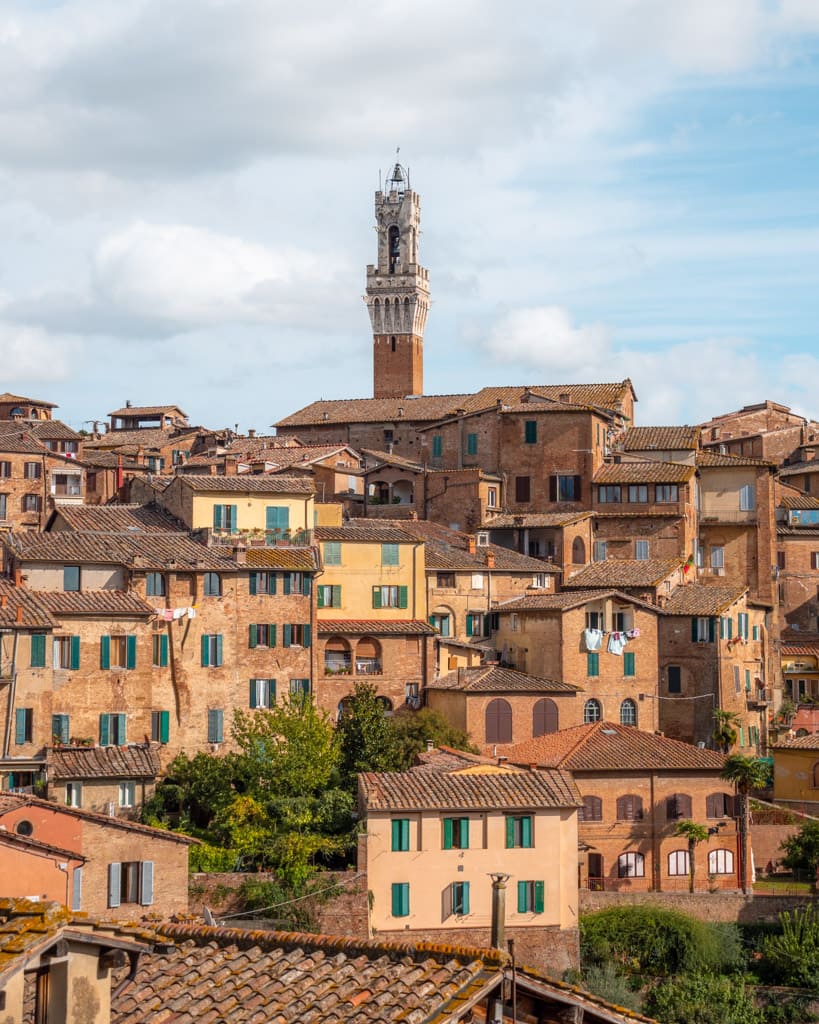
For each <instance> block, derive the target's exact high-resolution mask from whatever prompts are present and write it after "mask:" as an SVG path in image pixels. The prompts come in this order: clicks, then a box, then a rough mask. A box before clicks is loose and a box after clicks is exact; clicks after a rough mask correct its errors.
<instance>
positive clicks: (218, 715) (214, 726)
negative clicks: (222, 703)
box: [208, 708, 225, 743]
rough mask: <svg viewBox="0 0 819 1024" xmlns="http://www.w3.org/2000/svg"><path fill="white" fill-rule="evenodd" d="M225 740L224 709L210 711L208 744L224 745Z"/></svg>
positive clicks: (211, 709)
mask: <svg viewBox="0 0 819 1024" xmlns="http://www.w3.org/2000/svg"><path fill="white" fill-rule="evenodd" d="M224 739H225V712H224V711H223V710H222V708H210V709H209V710H208V743H222V742H224Z"/></svg>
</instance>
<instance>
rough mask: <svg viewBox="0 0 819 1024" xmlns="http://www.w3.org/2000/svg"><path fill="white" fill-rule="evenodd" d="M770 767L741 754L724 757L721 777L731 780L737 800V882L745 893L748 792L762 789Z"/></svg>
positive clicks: (748, 887) (747, 883) (748, 888)
mask: <svg viewBox="0 0 819 1024" xmlns="http://www.w3.org/2000/svg"><path fill="white" fill-rule="evenodd" d="M769 771H770V769H769V768H768V765H767V764H766V763H765V762H764V761H760V760H759V759H758V758H755V757H743V756H742V754H731V756H730V757H727V758H726V759H725V767H724V768H723V770H722V773H721V776H720V777H721V778H723V779H724V780H725V781H726V782H732V783H733V784H734V789H735V790H736V794H737V800H738V801H739V845H740V861H739V884H740V887H741V888H742V891H743V892H744V893H745V894H746V895H747V894H748V893H750V892H751V880H750V878H749V877H748V876H749V872H748V863H749V856H748V833H749V831H750V813H749V810H750V793H751V790H752V789H764V788H765V786H766V785H767V784H768V775H769Z"/></svg>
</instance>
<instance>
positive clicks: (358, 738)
mask: <svg viewBox="0 0 819 1024" xmlns="http://www.w3.org/2000/svg"><path fill="white" fill-rule="evenodd" d="M384 710H385V709H384V705H383V704H382V702H381V701H380V700H379V699H378V694H377V691H376V688H375V687H374V686H371V685H370V684H369V683H356V684H355V691H354V692H353V695H352V696H351V697H350V698H349V699H348V700H346V701H345V702H344V705H343V707H342V711H341V714H340V716H339V719H338V725H337V726H336V731H337V733H338V740H339V746H340V751H341V773H342V778H343V780H344V782H345V784H346V785H347V786H348V787H350V788H351V789H352V788H354V787H355V785H356V776H357V775H358V773H359V772H390V771H397V770H398V769H399V768H400V767H401V760H400V753H399V749H398V741H397V737H396V733H395V727H394V725H393V723H392V719H391V718H388V717H387V716H386V714H385V713H384Z"/></svg>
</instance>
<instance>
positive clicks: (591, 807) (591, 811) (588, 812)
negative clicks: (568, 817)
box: [580, 796, 603, 821]
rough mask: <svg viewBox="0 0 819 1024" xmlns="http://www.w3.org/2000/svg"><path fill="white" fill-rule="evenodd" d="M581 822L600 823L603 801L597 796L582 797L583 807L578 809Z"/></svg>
mask: <svg viewBox="0 0 819 1024" xmlns="http://www.w3.org/2000/svg"><path fill="white" fill-rule="evenodd" d="M580 820H581V821H602V820H603V801H602V800H601V799H600V797H599V796H584V797H583V806H582V808H581V809H580Z"/></svg>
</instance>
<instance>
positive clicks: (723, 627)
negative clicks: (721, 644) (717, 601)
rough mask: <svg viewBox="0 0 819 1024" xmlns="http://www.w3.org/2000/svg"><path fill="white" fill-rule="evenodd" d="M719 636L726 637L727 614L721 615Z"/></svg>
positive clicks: (721, 638)
mask: <svg viewBox="0 0 819 1024" xmlns="http://www.w3.org/2000/svg"><path fill="white" fill-rule="evenodd" d="M719 638H720V640H724V639H725V616H723V615H720V617H719Z"/></svg>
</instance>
